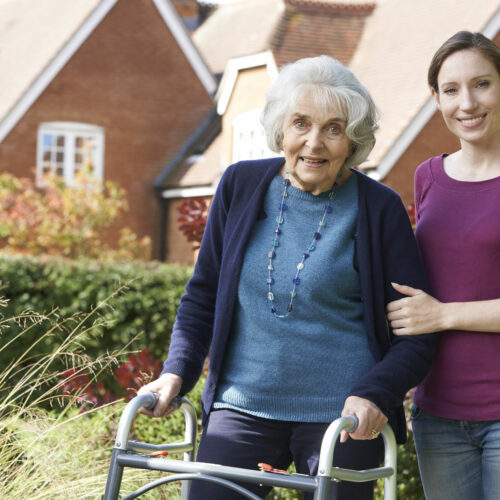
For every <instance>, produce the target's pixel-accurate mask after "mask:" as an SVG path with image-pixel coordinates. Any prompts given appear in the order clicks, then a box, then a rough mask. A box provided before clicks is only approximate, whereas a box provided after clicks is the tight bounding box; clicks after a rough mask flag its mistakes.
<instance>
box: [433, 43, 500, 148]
mask: <svg viewBox="0 0 500 500" xmlns="http://www.w3.org/2000/svg"><path fill="white" fill-rule="evenodd" d="M432 94H433V96H434V98H435V99H436V102H437V105H438V108H439V109H440V110H441V112H442V114H443V118H444V121H445V123H446V125H447V127H448V129H449V130H450V131H451V132H452V133H453V134H455V135H456V136H457V137H458V138H459V139H460V140H461V141H465V142H469V143H471V144H481V145H487V144H488V143H491V142H492V141H493V142H495V141H498V140H500V75H499V74H498V71H497V69H496V68H495V66H494V65H493V64H492V63H491V61H490V60H489V59H487V58H486V57H484V56H483V55H482V54H481V52H479V51H478V50H475V49H466V50H460V51H458V52H454V53H453V54H451V55H450V56H449V57H448V58H447V59H446V60H445V61H444V62H443V64H442V66H441V69H440V71H439V74H438V92H436V91H435V90H432Z"/></svg>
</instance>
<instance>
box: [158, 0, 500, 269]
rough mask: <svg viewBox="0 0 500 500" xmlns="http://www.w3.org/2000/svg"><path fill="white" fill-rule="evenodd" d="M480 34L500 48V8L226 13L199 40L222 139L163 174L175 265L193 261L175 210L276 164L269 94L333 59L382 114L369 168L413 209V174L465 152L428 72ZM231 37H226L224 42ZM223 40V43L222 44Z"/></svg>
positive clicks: (427, 3) (357, 5)
mask: <svg viewBox="0 0 500 500" xmlns="http://www.w3.org/2000/svg"><path fill="white" fill-rule="evenodd" d="M461 29H466V30H470V31H481V32H483V33H484V34H485V35H487V36H489V37H490V38H493V39H495V40H496V42H497V43H499V42H500V35H499V32H500V9H499V5H498V0H480V1H478V2H475V3H474V7H473V8H471V4H470V1H469V0H439V2H436V1H435V0H419V2H418V6H417V5H416V4H415V2H413V1H412V0H376V1H374V2H368V1H363V0H241V1H239V2H235V3H232V4H228V5H223V6H220V7H219V8H218V9H217V11H216V12H215V13H214V14H213V15H212V16H211V17H210V18H209V19H208V20H207V21H206V22H205V23H204V24H203V25H202V26H201V27H200V28H199V29H198V30H196V31H195V33H194V35H193V40H194V41H195V42H196V43H197V45H198V46H199V48H200V52H201V53H202V55H203V56H204V57H205V59H206V60H207V63H208V65H209V67H210V68H211V70H212V72H213V73H214V74H215V75H221V76H222V78H221V82H220V84H219V88H218V91H217V94H216V101H217V111H218V113H219V115H220V120H221V122H220V125H218V126H220V128H221V132H220V134H219V135H217V136H216V137H215V138H212V139H211V140H210V141H209V142H206V141H205V143H203V141H202V142H199V143H197V142H196V140H194V138H193V141H192V142H191V144H190V146H189V147H186V149H185V155H184V156H182V157H181V156H180V157H178V158H177V161H176V162H172V163H171V164H170V165H169V166H168V168H167V169H166V170H165V171H164V172H163V176H162V187H163V191H162V196H163V198H164V200H165V203H166V210H167V214H168V217H169V218H170V226H169V229H168V230H167V231H166V233H165V234H164V236H163V237H164V239H165V241H166V244H165V248H166V251H167V253H166V257H167V259H168V260H173V261H179V262H189V261H191V259H192V254H190V252H189V248H190V247H189V245H188V244H187V243H186V242H185V241H182V240H179V239H178V237H177V236H176V225H175V217H176V215H175V214H176V212H175V207H176V206H178V205H179V203H180V202H181V201H182V199H183V198H185V197H190V196H205V197H210V196H212V195H213V193H214V192H215V188H216V185H217V183H218V180H219V179H220V176H221V174H222V172H223V170H224V168H226V166H227V165H229V164H230V163H233V162H234V161H238V160H239V159H243V158H246V159H248V158H252V157H262V156H269V155H271V154H272V153H270V152H269V151H268V150H267V147H266V145H265V140H264V137H263V135H262V129H261V128H260V124H259V114H260V111H261V109H262V107H263V105H264V101H265V92H266V91H267V89H268V88H269V86H270V85H271V83H272V81H273V79H274V78H275V76H276V74H277V71H278V69H279V68H280V67H281V65H283V64H284V63H286V62H292V61H294V60H296V59H299V58H301V57H306V56H314V55H319V54H323V53H326V54H328V55H331V56H333V57H336V58H337V59H339V60H340V61H341V62H343V63H344V64H347V65H348V66H349V67H350V68H351V69H352V70H353V71H354V73H355V74H356V75H357V76H358V78H359V79H360V81H361V82H362V83H363V84H364V85H366V87H367V88H368V89H369V90H370V92H371V93H372V95H373V97H374V99H375V102H376V103H377V106H378V108H379V110H380V129H379V131H378V132H377V144H376V146H375V148H374V150H373V151H372V153H371V155H370V157H369V158H368V160H367V161H366V162H365V163H364V164H363V165H360V168H363V169H366V171H367V173H369V175H371V176H373V177H375V178H378V179H379V180H381V181H382V182H384V183H385V184H387V185H389V186H390V187H392V188H393V189H395V190H396V191H397V192H398V193H399V194H400V195H401V196H402V198H403V201H404V203H405V204H406V205H410V204H412V203H413V174H414V171H415V168H416V167H417V166H418V164H419V163H421V162H422V161H424V160H425V159H426V158H428V157H429V156H433V155H437V154H439V153H441V152H444V151H450V152H452V151H454V150H456V149H457V148H458V142H457V140H456V139H455V138H454V137H453V136H452V135H451V134H450V133H449V132H448V131H447V129H446V127H445V126H444V124H443V122H442V119H441V116H440V114H439V113H438V112H437V110H436V107H435V105H434V102H433V99H432V98H431V96H430V93H429V90H428V88H427V83H426V75H427V66H428V64H429V62H430V59H431V57H432V54H433V53H434V52H435V50H436V49H437V48H438V47H439V45H440V44H441V43H442V42H443V41H444V40H445V39H446V38H448V37H449V36H451V35H452V34H453V33H455V32H457V31H459V30H461ZM221 33H224V37H222V36H221ZM217 34H218V36H217Z"/></svg>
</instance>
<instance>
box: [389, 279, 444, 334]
mask: <svg viewBox="0 0 500 500" xmlns="http://www.w3.org/2000/svg"><path fill="white" fill-rule="evenodd" d="M392 286H393V287H394V289H395V290H397V291H398V292H399V293H401V294H403V295H407V297H405V298H403V299H399V300H395V301H393V302H389V304H387V320H388V321H389V322H390V324H391V328H392V333H394V335H420V334H422V333H434V332H438V331H441V330H446V329H447V328H446V325H445V304H443V303H442V302H439V300H436V299H435V298H434V297H431V296H430V295H429V294H427V293H425V292H423V291H422V290H419V289H417V288H412V287H411V286H405V285H398V284H397V283H393V284H392Z"/></svg>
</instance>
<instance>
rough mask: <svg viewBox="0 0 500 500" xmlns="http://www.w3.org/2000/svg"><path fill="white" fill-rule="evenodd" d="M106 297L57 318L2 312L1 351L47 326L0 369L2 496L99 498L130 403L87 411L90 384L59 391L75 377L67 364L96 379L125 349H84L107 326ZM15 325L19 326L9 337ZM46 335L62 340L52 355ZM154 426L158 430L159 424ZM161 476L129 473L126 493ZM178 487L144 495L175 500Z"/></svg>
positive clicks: (125, 480) (33, 499) (54, 314)
mask: <svg viewBox="0 0 500 500" xmlns="http://www.w3.org/2000/svg"><path fill="white" fill-rule="evenodd" d="M116 293H120V290H118V291H117V292H116ZM108 301H109V299H107V300H105V301H103V302H102V303H101V304H99V305H98V306H97V307H96V308H95V309H93V310H92V311H90V312H88V313H86V314H78V315H74V316H71V317H70V318H61V317H59V315H58V312H57V310H54V311H52V312H51V313H49V314H39V313H36V312H33V311H26V312H25V313H23V314H21V315H20V316H17V317H15V318H5V317H3V316H2V315H0V351H3V350H7V352H8V349H9V346H11V345H12V344H13V343H14V342H15V343H23V342H25V337H26V336H27V334H28V332H29V331H30V329H31V328H33V327H34V326H36V325H39V324H40V323H42V322H43V324H44V325H47V328H46V331H45V333H44V334H43V335H42V336H40V337H39V338H38V339H37V340H36V341H34V342H32V343H31V344H28V343H27V345H26V346H25V349H24V352H23V354H22V355H21V356H19V357H18V358H17V359H12V360H11V361H10V363H9V364H8V365H7V366H3V367H0V498H1V499H3V500H4V499H5V500H10V499H12V500H17V499H25V498H30V500H37V499H40V500H42V499H43V500H47V499H50V500H53V499H54V500H57V499H61V500H63V499H64V500H65V499H70V498H71V499H73V498H77V499H79V500H80V499H98V498H101V497H102V494H103V492H104V488H105V483H106V479H107V474H108V467H109V459H110V454H111V450H112V446H113V436H114V431H115V429H116V425H117V422H118V420H119V416H120V413H121V411H122V410H123V407H124V404H125V403H124V402H123V401H118V402H116V403H114V404H110V405H107V406H102V407H99V408H92V407H91V406H87V408H88V409H87V410H86V411H82V410H81V408H82V406H81V403H82V401H84V399H85V389H86V387H81V388H80V390H79V391H78V392H77V393H75V394H71V395H66V396H64V394H63V393H62V388H63V387H64V385H65V384H67V383H68V382H70V380H68V376H66V375H67V373H68V369H71V372H70V375H69V378H70V379H75V380H76V379H77V377H79V375H81V374H84V373H85V374H86V375H87V376H88V375H89V374H91V377H90V382H89V383H91V382H92V381H94V380H97V379H99V377H100V376H102V375H103V373H104V372H106V371H107V370H110V369H111V368H112V367H113V366H115V365H116V363H117V359H118V357H119V356H120V355H122V354H124V352H125V350H126V349H127V348H128V346H123V349H122V350H121V351H119V352H114V353H106V354H103V355H102V356H101V357H99V358H98V359H90V358H89V357H88V356H86V354H85V351H84V349H83V347H82V342H81V341H82V340H83V339H87V338H88V337H89V336H92V335H94V334H95V332H96V331H98V330H99V329H100V327H101V326H102V324H103V319H102V316H101V314H100V312H101V311H102V310H103V309H104V308H106V307H109V306H108ZM2 305H5V302H4V301H2V300H1V299H0V311H1V307H2ZM14 324H16V325H21V326H22V329H21V331H20V333H19V334H17V335H15V336H14V337H9V336H8V332H9V329H10V328H11V327H12V326H13V325H14ZM89 325H90V326H89ZM49 336H57V337H58V338H59V339H60V341H59V342H58V343H57V347H56V348H55V349H54V350H53V352H50V353H48V354H43V355H40V354H37V345H38V344H39V343H42V342H44V341H45V340H46V339H47V338H48V337H49ZM155 425H156V427H157V428H158V425H161V424H158V423H155ZM160 429H161V427H160ZM157 430H158V429H157ZM152 432H154V431H152ZM160 433H161V432H160ZM148 476H151V477H148ZM156 477H157V475H155V474H149V473H147V472H144V471H139V470H131V471H129V470H127V471H126V473H125V474H124V478H123V489H122V491H123V492H127V491H128V492H130V491H132V490H134V489H135V488H136V487H137V486H138V485H139V484H143V483H144V482H145V481H148V480H151V478H156ZM177 488H178V487H177ZM177 488H176V487H174V488H170V493H168V496H167V493H165V492H161V491H159V492H155V493H154V496H150V497H147V496H145V497H144V498H155V499H163V498H176V496H177V494H176V491H177Z"/></svg>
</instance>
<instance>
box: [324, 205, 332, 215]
mask: <svg viewBox="0 0 500 500" xmlns="http://www.w3.org/2000/svg"><path fill="white" fill-rule="evenodd" d="M332 209H333V208H332V206H331V205H330V204H328V205H325V212H326V213H328V214H330V213H332Z"/></svg>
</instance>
